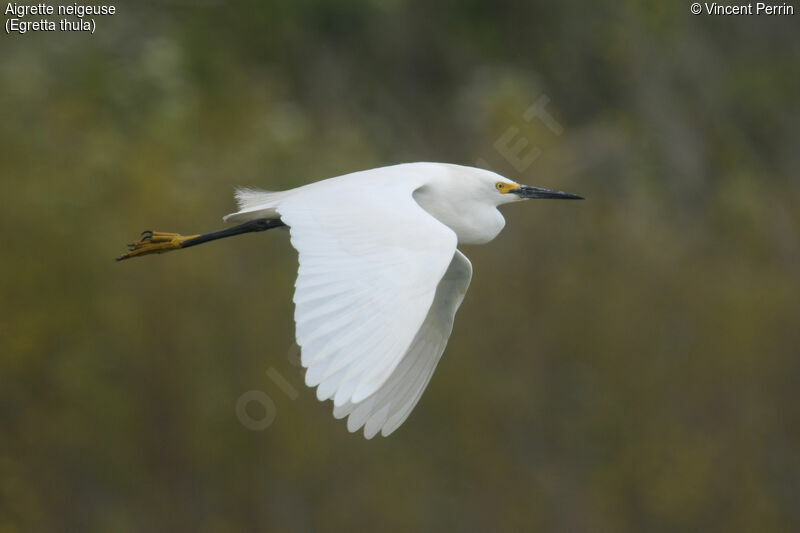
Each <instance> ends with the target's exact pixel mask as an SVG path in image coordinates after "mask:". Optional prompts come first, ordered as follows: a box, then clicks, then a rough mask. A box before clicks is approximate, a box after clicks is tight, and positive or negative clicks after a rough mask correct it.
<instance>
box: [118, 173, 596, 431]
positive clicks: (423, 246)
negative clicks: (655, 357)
mask: <svg viewBox="0 0 800 533" xmlns="http://www.w3.org/2000/svg"><path fill="white" fill-rule="evenodd" d="M534 198H543V199H564V200H579V199H582V198H581V197H580V196H578V195H575V194H570V193H566V192H562V191H555V190H551V189H544V188H541V187H530V186H527V185H520V184H519V183H516V182H514V181H512V180H510V179H507V178H504V177H502V176H500V175H498V174H495V173H494V172H490V171H488V170H483V169H479V168H472V167H465V166H459V165H451V164H443V163H407V164H401V165H394V166H388V167H383V168H376V169H372V170H365V171H361V172H354V173H352V174H346V175H344V176H338V177H334V178H329V179H326V180H322V181H318V182H315V183H311V184H309V185H304V186H302V187H297V188H296V189H291V190H288V191H278V192H270V191H261V190H254V189H240V190H238V191H237V192H236V200H237V202H238V206H239V210H238V211H236V212H235V213H232V214H230V215H227V216H226V217H224V220H225V221H227V222H235V223H238V225H236V226H233V227H231V228H229V229H224V230H220V231H214V232H211V233H204V234H201V235H191V236H183V235H179V234H176V233H162V232H155V231H146V232H144V233H143V234H142V237H141V239H140V240H139V241H138V242H135V243H133V244H131V245H130V246H129V248H130V251H129V252H128V253H127V254H125V255H123V256H122V257H119V258H118V260H122V259H128V258H131V257H138V256H141V255H147V254H153V253H162V252H167V251H170V250H177V249H181V248H188V247H190V246H195V245H197V244H202V243H205V242H209V241H212V240H216V239H221V238H224V237H230V236H233V235H239V234H242V233H250V232H256V231H264V230H268V229H272V228H277V227H285V228H288V230H289V235H290V240H291V243H292V246H294V248H295V249H296V250H297V252H298V256H299V263H300V266H299V269H298V272H297V281H296V282H295V292H294V304H295V311H294V320H295V327H296V337H297V344H298V345H299V346H300V347H301V362H302V364H303V367H305V368H306V369H307V370H306V376H305V381H306V384H307V385H308V386H309V387H316V388H317V397H318V398H319V399H320V401H324V400H328V399H333V415H334V416H335V417H336V418H344V417H348V419H347V429H348V430H349V431H351V432H352V431H357V430H358V429H360V428H362V427H363V428H364V436H365V437H366V438H368V439H369V438H372V437H374V436H375V435H376V434H377V433H378V432H379V431H380V432H381V434H382V435H383V436H387V435H389V434H390V433H392V432H393V431H394V430H396V429H397V428H398V427H399V426H400V425H401V424H402V423H403V422H404V421H405V420H406V418H407V417H408V415H409V413H410V412H411V410H412V409H413V408H414V406H415V405H416V404H417V402H418V401H419V399H420V396H421V395H422V392H423V391H424V390H425V387H426V386H427V385H428V381H429V380H430V378H431V375H432V374H433V371H434V369H435V368H436V365H437V363H438V362H439V359H440V357H441V356H442V352H444V348H445V345H446V344H447V340H448V338H449V337H450V332H451V331H452V328H453V319H454V318H455V313H456V310H457V309H458V307H459V306H460V305H461V301H462V300H463V299H464V295H465V293H466V292H467V287H468V286H469V282H470V279H471V278H472V264H471V263H470V262H469V260H468V259H467V258H466V257H465V256H464V254H462V253H461V252H460V251H459V250H458V249H457V246H458V245H459V244H482V243H486V242H489V241H491V240H492V239H494V238H495V237H496V236H497V234H498V233H500V231H501V230H502V229H503V226H504V225H505V219H504V218H503V215H501V214H500V211H498V209H497V208H498V207H499V206H501V205H503V204H508V203H512V202H520V201H523V200H527V199H534Z"/></svg>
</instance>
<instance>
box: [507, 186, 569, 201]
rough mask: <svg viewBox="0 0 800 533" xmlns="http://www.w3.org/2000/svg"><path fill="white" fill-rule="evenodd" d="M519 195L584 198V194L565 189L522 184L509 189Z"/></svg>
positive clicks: (565, 198)
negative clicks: (558, 189)
mask: <svg viewBox="0 0 800 533" xmlns="http://www.w3.org/2000/svg"><path fill="white" fill-rule="evenodd" d="M508 192H510V193H512V194H516V195H518V196H519V197H520V198H540V199H548V200H583V196H578V195H577V194H572V193H570V192H564V191H554V190H553V189H545V188H544V187H531V186H530V185H520V186H519V187H518V188H516V189H511V190H510V191H508Z"/></svg>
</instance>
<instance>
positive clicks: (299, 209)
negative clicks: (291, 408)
mask: <svg viewBox="0 0 800 533" xmlns="http://www.w3.org/2000/svg"><path fill="white" fill-rule="evenodd" d="M414 188H415V186H414V184H413V183H411V182H410V181H405V180H368V179H349V180H341V179H334V180H326V181H325V182H318V183H317V184H314V186H308V187H304V188H301V189H297V190H296V191H295V193H294V194H292V195H291V196H289V197H287V198H285V199H283V200H282V201H281V202H280V204H279V205H278V207H277V211H278V213H279V214H280V216H281V219H282V220H283V222H284V223H286V224H287V225H288V226H289V231H290V233H291V242H292V245H293V246H294V247H295V248H296V249H297V251H298V255H299V261H300V267H299V270H298V274H297V282H296V283H295V294H294V302H295V323H296V329H297V343H298V344H299V345H300V347H301V348H302V355H301V362H302V364H303V366H304V367H306V368H307V369H308V370H307V372H306V384H307V385H309V386H311V387H317V397H318V398H319V399H320V400H326V399H329V398H333V400H334V405H335V406H344V405H346V404H348V403H350V404H359V403H361V402H363V401H364V400H365V399H367V398H369V397H371V396H373V395H374V394H375V393H376V392H377V391H378V390H379V389H381V387H382V386H383V385H384V384H385V383H386V381H387V380H388V379H389V377H390V376H391V375H392V373H393V372H394V371H395V370H396V369H397V367H398V365H399V364H400V362H401V360H402V359H403V356H404V355H405V354H406V353H408V352H409V349H410V348H411V347H412V342H414V340H415V338H416V337H417V334H418V332H419V331H420V328H421V326H422V325H423V322H424V321H425V319H426V316H428V312H429V310H430V308H431V303H432V302H433V299H434V295H435V294H436V288H437V286H438V285H439V281H440V280H441V279H442V276H443V275H444V273H445V271H446V270H447V268H448V266H449V265H450V262H451V260H452V258H453V254H454V253H455V251H456V240H457V239H456V235H455V233H453V231H452V230H451V229H450V228H448V227H447V226H445V225H443V224H442V223H440V222H439V221H438V220H436V219H435V218H434V217H432V216H431V215H430V214H428V213H427V212H426V211H425V210H424V209H422V208H421V207H420V206H419V204H418V203H417V202H416V201H415V200H414V198H413V197H412V194H413V191H414Z"/></svg>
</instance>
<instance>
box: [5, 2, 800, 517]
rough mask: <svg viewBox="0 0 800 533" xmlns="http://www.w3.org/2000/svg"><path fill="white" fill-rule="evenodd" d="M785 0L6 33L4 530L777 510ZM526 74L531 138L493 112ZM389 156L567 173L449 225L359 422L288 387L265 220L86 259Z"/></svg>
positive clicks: (799, 363) (787, 489)
mask: <svg viewBox="0 0 800 533" xmlns="http://www.w3.org/2000/svg"><path fill="white" fill-rule="evenodd" d="M797 22H798V21H797V16H795V17H772V18H769V17H763V16H762V17H755V16H753V17H708V16H693V15H691V14H690V13H689V5H688V3H686V4H684V3H681V2H677V3H676V2H655V1H642V2H631V1H625V0H621V1H615V2H609V1H600V2H591V3H589V2H578V1H577V0H570V1H566V2H560V3H555V2H538V1H536V2H506V1H502V2H477V1H473V0H468V1H464V2H452V1H451V2H421V1H416V2H402V1H397V0H380V1H378V0H376V1H373V2H366V3H364V2H355V1H352V0H351V1H342V2H338V1H337V2H334V1H332V0H301V1H298V2H285V3H276V2H261V1H255V0H244V1H240V2H236V3H223V2H216V1H198V2H188V1H187V2H126V3H125V4H124V5H118V13H117V15H115V16H114V17H110V18H109V17H106V18H98V19H97V30H96V33H95V34H94V35H88V34H85V33H80V34H77V33H73V34H67V33H28V34H25V35H22V36H20V35H3V36H2V37H1V38H0V41H2V42H0V50H2V61H0V109H2V120H0V147H1V148H0V151H1V153H2V158H0V177H1V178H2V194H1V195H0V221H2V241H1V242H2V244H1V246H2V252H0V254H1V255H0V257H1V258H2V259H0V295H1V296H2V302H3V312H2V313H1V314H0V346H2V348H1V349H0V352H1V355H0V437H1V438H2V444H0V531H2V532H17V531H19V532H29V531H90V532H91V531H97V532H117V531H119V532H128V531H130V532H134V531H137V532H138V531H199V532H224V531H237V532H238V531H256V530H258V531H270V530H274V531H312V530H314V531H316V530H330V531H335V530H340V529H349V530H354V531H371V530H396V531H410V530H467V529H471V530H486V531H490V530H504V531H508V530H533V531H631V532H638V531H710V530H711V531H713V530H716V531H797V530H798V529H800V506H798V505H797V503H798V501H797V496H798V494H800V403H798V400H799V399H800V398H799V397H798V391H799V390H800V389H799V388H798V387H799V385H800V355H798V352H799V350H798V345H800V328H799V327H798V318H800V275H798V270H799V269H800V238H799V232H800V209H799V208H798V206H800V182H798V170H800V150H798V144H797V142H798V138H799V137H800V126H798V124H800V116H798V109H799V107H798V100H797V96H798V95H799V94H800V72H799V70H798V61H797V58H798V54H800V39H799V38H798V36H800V34H799V33H798V31H797V30H798V26H797ZM542 95H546V97H547V98H549V103H548V104H547V107H546V109H547V110H548V111H549V112H550V113H551V114H552V115H553V116H554V117H555V119H556V120H557V121H558V124H560V126H561V127H562V128H563V131H562V132H561V134H556V133H555V132H554V131H553V130H551V129H550V128H549V127H547V125H546V124H545V123H544V122H542V121H540V120H538V119H536V118H534V119H533V120H531V121H526V120H525V119H524V117H523V115H524V113H525V111H526V109H528V107H529V106H531V105H532V104H534V103H535V102H537V100H538V99H539V98H540V97H541V96H542ZM510 128H515V129H514V130H512V131H511V136H512V138H513V139H512V140H513V141H515V142H516V141H519V140H520V139H524V140H525V141H526V142H527V143H528V144H527V147H526V148H524V149H522V150H521V155H522V156H524V155H525V154H526V153H528V152H527V150H530V149H533V148H535V149H536V150H539V151H540V152H541V153H540V155H539V156H538V157H537V158H536V159H535V160H534V161H533V162H532V164H530V165H528V166H527V168H524V169H523V170H521V171H517V170H516V169H515V167H514V165H513V164H512V163H511V162H510V160H509V159H508V158H507V157H506V156H504V155H503V153H502V152H503V151H504V149H503V148H502V145H503V143H502V142H501V143H497V140H498V139H501V138H503V136H504V134H507V133H508V132H509V129H510ZM506 144H511V145H513V144H514V143H513V142H512V143H506ZM496 145H500V149H498V148H497V146H496ZM516 150H517V148H514V149H513V150H512V151H516ZM417 160H431V161H445V162H455V163H462V164H470V165H474V164H477V162H478V161H480V164H482V165H484V166H489V167H491V168H493V169H494V170H496V171H498V172H500V173H502V174H504V175H506V176H508V177H510V178H513V179H516V180H517V181H519V182H521V183H528V184H531V185H539V186H545V187H554V188H559V189H564V190H568V191H571V192H576V193H579V194H582V195H584V196H586V197H587V200H586V201H584V202H547V201H536V202H533V201H532V202H528V203H526V204H525V205H513V206H509V207H508V208H507V209H505V213H506V216H507V220H508V224H507V227H506V230H505V231H504V232H503V234H502V235H501V236H500V237H499V238H498V239H497V240H496V241H495V242H493V243H491V244H489V245H487V246H482V247H469V248H467V249H466V250H465V252H466V253H467V255H468V256H469V257H470V258H471V259H472V261H473V265H474V267H475V275H474V279H473V282H472V287H471V289H470V292H469V293H468V295H467V297H466V300H465V301H464V305H463V307H462V309H461V311H460V312H459V315H458V317H457V320H456V325H455V329H454V332H453V336H452V338H451V341H450V344H449V346H448V349H447V351H446V353H445V356H444V358H443V359H442V362H441V364H440V365H439V368H438V370H437V372H436V374H435V375H434V377H433V379H432V381H431V384H430V387H429V388H428V390H427V392H426V393H425V395H424V396H423V398H422V401H421V402H420V404H419V406H418V407H417V409H416V410H415V411H414V412H413V413H412V415H411V417H410V418H409V420H408V421H407V422H406V424H405V425H404V426H402V427H401V428H400V430H398V431H397V432H396V433H395V434H394V435H392V436H391V437H390V438H388V439H382V438H376V439H375V440H372V441H365V440H364V439H363V438H362V437H361V436H360V435H352V434H349V433H348V432H347V431H346V428H345V425H344V424H343V423H342V422H341V421H336V420H334V419H333V418H332V416H331V405H330V403H326V404H321V403H319V402H317V400H316V398H315V396H314V393H313V391H311V390H309V389H307V388H305V387H304V385H303V377H302V370H301V369H300V368H298V367H296V366H294V365H293V361H294V356H295V355H296V353H295V352H296V350H294V349H293V342H294V336H293V322H292V310H293V308H292V304H291V297H292V284H293V281H294V276H295V270H296V261H297V259H296V254H295V252H294V250H293V249H292V248H291V247H290V245H289V242H288V239H287V236H286V234H285V233H284V232H281V231H272V232H269V233H266V234H257V235H248V236H243V237H237V238H235V239H227V240H224V241H219V242H215V243H212V244H208V245H206V246H202V247H198V248H193V249H191V250H185V251H180V252H175V253H172V254H167V255H163V256H154V257H147V258H143V259H137V260H132V261H128V262H124V263H114V262H113V260H112V259H113V258H114V257H115V256H116V255H118V254H120V253H122V252H123V251H124V244H125V243H127V242H130V241H132V240H134V238H135V237H136V236H137V234H138V232H139V231H141V230H144V229H156V230H161V231H177V232H182V233H197V232H202V231H207V230H212V229H217V228H218V227H220V226H221V221H220V217H221V216H222V215H223V214H225V213H227V212H230V211H232V210H234V203H233V200H232V193H233V189H234V186H236V185H252V186H259V187H262V188H267V189H283V188H288V187H294V186H297V185H300V184H303V183H308V182H310V181H314V180H317V179H322V178H325V177H329V176H333V175H337V174H342V173H346V172H350V171H354V170H360V169H364V168H370V167H375V166H381V165H385V164H392V163H397V162H404V161H417ZM523 166H524V165H523ZM270 368H272V369H274V372H277V373H279V374H280V375H281V376H283V378H284V379H285V380H286V381H287V382H288V383H289V385H290V386H291V387H293V388H294V389H295V390H296V391H297V393H298V395H297V397H296V399H292V397H291V396H290V395H289V394H287V393H286V392H284V391H282V389H281V388H280V387H279V386H278V385H277V384H276V382H275V380H273V379H271V378H270V377H269V376H268V374H267V371H268V369H270ZM251 390H256V391H261V392H262V393H264V394H266V395H268V397H269V398H270V399H271V400H272V401H273V402H274V404H275V419H274V422H273V423H272V425H271V426H270V427H269V428H268V429H266V430H263V431H252V430H250V429H247V428H246V427H245V426H244V425H242V423H241V422H240V420H239V417H237V415H236V411H235V406H236V402H237V399H239V398H240V397H241V395H242V394H244V393H245V392H247V391H251ZM248 408H249V410H248V414H249V416H252V417H253V418H261V417H263V416H264V415H265V412H264V410H263V408H260V406H259V405H258V404H257V403H251V404H250V405H249V406H248Z"/></svg>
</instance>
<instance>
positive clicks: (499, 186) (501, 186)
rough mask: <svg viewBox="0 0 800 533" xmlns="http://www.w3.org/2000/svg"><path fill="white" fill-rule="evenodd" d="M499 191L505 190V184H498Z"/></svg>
mask: <svg viewBox="0 0 800 533" xmlns="http://www.w3.org/2000/svg"><path fill="white" fill-rule="evenodd" d="M497 190H499V191H502V190H503V184H502V183H498V184H497Z"/></svg>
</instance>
